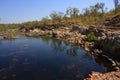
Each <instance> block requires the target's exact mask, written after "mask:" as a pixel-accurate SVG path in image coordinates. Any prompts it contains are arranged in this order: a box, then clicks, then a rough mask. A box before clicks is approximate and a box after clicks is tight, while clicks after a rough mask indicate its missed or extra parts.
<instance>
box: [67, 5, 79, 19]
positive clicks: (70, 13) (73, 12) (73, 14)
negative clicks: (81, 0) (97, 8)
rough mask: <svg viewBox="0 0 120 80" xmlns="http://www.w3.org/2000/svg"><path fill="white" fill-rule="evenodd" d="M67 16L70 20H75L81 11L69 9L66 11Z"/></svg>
mask: <svg viewBox="0 0 120 80" xmlns="http://www.w3.org/2000/svg"><path fill="white" fill-rule="evenodd" d="M66 14H67V15H68V16H69V17H70V18H75V17H78V16H79V9H78V8H71V7H69V8H68V9H67V10H66Z"/></svg>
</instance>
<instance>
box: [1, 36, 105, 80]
mask: <svg viewBox="0 0 120 80" xmlns="http://www.w3.org/2000/svg"><path fill="white" fill-rule="evenodd" d="M91 71H98V72H102V73H104V72H106V68H105V67H104V66H102V65H100V64H99V63H97V62H96V61H95V59H94V58H93V56H91V55H89V54H87V53H86V52H85V51H84V50H83V49H81V48H79V47H78V46H72V45H69V44H66V43H64V42H62V41H58V40H54V39H49V38H28V37H23V36H22V37H20V38H19V39H15V40H0V80H83V78H84V77H86V76H87V75H88V74H89V73H90V72H91Z"/></svg>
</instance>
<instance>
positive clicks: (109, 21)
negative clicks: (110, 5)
mask: <svg viewBox="0 0 120 80" xmlns="http://www.w3.org/2000/svg"><path fill="white" fill-rule="evenodd" d="M119 23H120V15H116V16H114V17H112V18H109V19H107V20H106V21H105V23H104V24H105V25H106V26H119V27H120V24H119Z"/></svg>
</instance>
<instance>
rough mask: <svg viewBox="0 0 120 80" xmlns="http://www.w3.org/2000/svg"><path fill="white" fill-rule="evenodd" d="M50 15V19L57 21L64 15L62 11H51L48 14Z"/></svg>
mask: <svg viewBox="0 0 120 80" xmlns="http://www.w3.org/2000/svg"><path fill="white" fill-rule="evenodd" d="M50 17H51V19H52V20H57V21H59V22H60V21H61V20H62V18H63V17H64V13H63V12H55V11H54V12H53V13H51V14H50Z"/></svg>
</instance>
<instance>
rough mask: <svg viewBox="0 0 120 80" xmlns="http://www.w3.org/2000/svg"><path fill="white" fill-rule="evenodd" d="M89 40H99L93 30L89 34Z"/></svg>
mask: <svg viewBox="0 0 120 80" xmlns="http://www.w3.org/2000/svg"><path fill="white" fill-rule="evenodd" d="M87 40H88V41H95V40H97V37H96V36H95V34H94V33H93V32H91V33H89V34H88V35H87Z"/></svg>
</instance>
